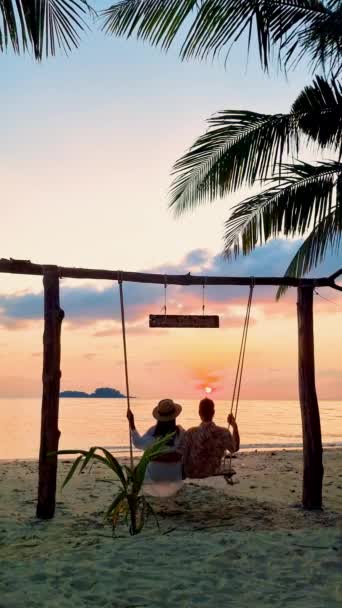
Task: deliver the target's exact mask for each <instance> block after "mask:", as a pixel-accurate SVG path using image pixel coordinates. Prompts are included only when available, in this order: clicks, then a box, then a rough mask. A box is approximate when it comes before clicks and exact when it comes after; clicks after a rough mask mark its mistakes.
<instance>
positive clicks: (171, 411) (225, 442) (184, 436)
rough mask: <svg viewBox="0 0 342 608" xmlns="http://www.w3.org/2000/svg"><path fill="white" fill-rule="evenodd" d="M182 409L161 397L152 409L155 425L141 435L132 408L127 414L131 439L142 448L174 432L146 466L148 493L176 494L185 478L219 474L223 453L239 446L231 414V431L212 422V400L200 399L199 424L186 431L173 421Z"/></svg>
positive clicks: (235, 425) (229, 421)
mask: <svg viewBox="0 0 342 608" xmlns="http://www.w3.org/2000/svg"><path fill="white" fill-rule="evenodd" d="M181 411H182V406H181V405H179V404H178V403H174V401H172V399H162V400H161V401H159V403H158V405H157V406H156V407H155V408H154V410H153V412H152V414H153V416H154V418H155V419H156V420H157V424H155V425H154V426H152V427H151V428H150V429H149V430H148V431H147V432H146V433H145V434H144V435H142V436H141V435H140V434H139V433H138V431H137V429H136V427H135V422H134V415H133V413H132V412H131V411H128V413H127V417H128V420H129V424H130V429H131V434H132V441H133V444H134V446H135V447H136V448H137V449H140V450H144V449H146V448H148V447H149V446H150V445H151V444H152V443H153V442H154V441H156V440H157V439H160V438H162V437H165V436H166V435H168V434H170V433H174V435H173V437H171V439H170V442H169V444H168V447H167V450H166V451H165V452H164V453H163V454H161V455H160V456H158V457H157V458H156V459H155V460H153V462H151V463H150V464H149V466H148V469H147V472H146V476H145V490H147V492H148V493H149V494H151V495H154V496H170V495H172V494H175V493H176V492H177V491H178V490H179V489H180V488H181V487H182V485H183V481H184V479H185V478H186V477H187V478H192V479H198V478H204V477H210V476H212V475H217V474H219V473H220V469H221V462H222V458H223V456H224V454H225V452H226V451H227V450H228V451H229V452H230V453H234V452H237V451H238V449H239V447H240V437H239V431H238V427H237V424H236V421H235V418H234V416H233V415H232V414H230V415H229V416H228V419H227V422H228V424H230V425H231V426H232V429H233V433H230V431H229V430H228V429H227V428H223V427H220V426H217V425H216V424H215V423H214V422H213V418H214V414H215V405H214V402H213V401H212V400H211V399H208V398H205V399H202V401H200V404H199V416H200V419H201V424H200V425H199V426H196V427H192V428H190V429H188V430H187V431H185V430H184V429H183V428H182V427H181V426H179V425H177V424H176V418H177V416H179V414H180V413H181Z"/></svg>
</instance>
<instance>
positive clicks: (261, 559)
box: [0, 450, 342, 608]
mask: <svg viewBox="0 0 342 608" xmlns="http://www.w3.org/2000/svg"><path fill="white" fill-rule="evenodd" d="M341 464H342V451H337V450H336V451H329V452H326V453H325V483H324V502H325V510H324V511H323V512H319V513H316V512H315V513H308V512H304V511H302V510H301V509H300V508H298V506H297V507H296V506H295V505H296V504H298V502H299V501H300V496H301V474H302V465H301V455H300V454H299V453H296V452H279V453H275V454H274V455H272V454H271V453H258V454H255V453H252V454H240V455H239V456H238V458H237V459H236V460H234V468H235V469H236V470H237V471H238V477H239V480H240V483H238V484H236V485H234V486H227V485H226V484H225V482H224V481H223V480H222V479H215V480H210V482H208V481H207V480H206V481H202V482H200V483H199V484H197V482H196V485H194V484H192V483H190V484H186V486H185V488H184V490H183V491H182V492H181V493H180V494H179V495H178V496H177V497H175V498H174V499H173V500H172V501H170V500H169V501H163V502H160V501H159V502H158V501H157V500H154V501H153V505H154V506H155V508H156V509H157V511H158V513H159V520H160V525H161V532H158V530H157V529H156V528H155V527H154V524H153V522H152V521H151V522H150V523H149V525H148V526H147V528H146V530H145V531H144V532H143V533H142V534H141V535H140V536H137V537H134V538H131V537H129V536H128V535H127V532H126V530H125V528H124V526H121V527H120V528H119V530H118V535H117V538H115V539H113V538H112V536H111V529H110V527H109V526H108V524H106V523H105V522H104V520H103V516H102V512H103V510H104V509H105V508H106V506H108V504H109V502H110V498H111V488H110V486H109V484H106V483H102V482H101V481H100V480H101V478H104V477H106V478H107V477H108V476H107V474H105V475H103V474H102V470H101V469H100V467H96V468H95V467H94V468H93V469H92V471H91V473H90V474H88V473H84V474H82V475H80V476H77V477H76V478H75V480H74V481H71V482H70V485H69V486H67V487H66V488H65V490H64V491H63V493H61V491H60V490H59V492H58V499H57V500H58V502H57V510H56V517H55V519H54V520H51V521H48V522H42V521H38V520H36V519H35V517H34V512H35V496H36V484H37V465H36V463H35V462H20V461H15V462H11V463H5V462H2V463H1V465H0V487H1V501H0V557H1V560H0V561H1V569H0V608H24V607H25V608H31V607H32V608H35V607H37V608H38V607H39V608H41V607H44V608H45V607H46V608H57V607H58V608H81V607H82V608H87V607H88V606H89V607H91V606H92V607H104V608H134V607H135V608H138V607H141V608H142V607H148V608H157V607H158V608H161V607H162V606H166V607H171V606H172V607H176V608H177V607H178V606H179V607H181V608H183V607H184V608H192V607H195V606H203V607H204V606H206V607H208V608H211V607H213V608H214V607H216V606H227V607H228V606H229V607H233V608H234V607H239V608H252V607H253V608H268V607H271V606H272V608H280V607H286V608H287V607H290V608H291V607H293V608H302V607H303V608H304V606H305V607H306V606H310V608H323V607H324V608H335V607H336V608H337V607H339V608H340V607H341V605H342V530H341V513H342V467H341ZM69 467H70V464H68V463H64V462H62V463H61V464H60V479H63V478H64V476H65V472H66V471H67V470H68V468H69ZM208 484H210V485H211V486H213V487H208ZM196 486H197V487H196ZM198 486H200V487H198Z"/></svg>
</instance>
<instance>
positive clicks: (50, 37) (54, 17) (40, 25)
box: [0, 0, 92, 61]
mask: <svg viewBox="0 0 342 608" xmlns="http://www.w3.org/2000/svg"><path fill="white" fill-rule="evenodd" d="M90 10H92V9H91V8H90V6H89V5H88V3H87V2H86V0H15V1H14V0H0V12H1V16H2V23H0V50H1V52H4V51H5V50H6V49H7V48H8V47H11V48H12V49H13V50H14V52H15V53H17V54H21V53H25V52H32V53H33V56H34V58H35V59H36V60H38V61H40V60H41V59H42V58H43V56H44V55H46V56H48V55H55V53H56V48H57V47H59V48H61V49H62V50H63V51H65V52H69V51H70V50H71V49H72V48H74V47H78V45H79V42H80V36H81V33H82V32H83V31H84V30H85V29H86V27H87V25H86V21H85V17H86V13H87V12H88V11H90Z"/></svg>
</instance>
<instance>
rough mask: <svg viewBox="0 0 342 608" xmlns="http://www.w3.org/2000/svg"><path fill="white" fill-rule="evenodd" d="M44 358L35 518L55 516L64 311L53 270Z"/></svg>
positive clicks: (47, 285) (48, 273)
mask: <svg viewBox="0 0 342 608" xmlns="http://www.w3.org/2000/svg"><path fill="white" fill-rule="evenodd" d="M43 284H44V339H43V342H44V358H43V398H42V414H41V416H42V417H41V435H40V452H39V483H38V503H37V517H40V518H41V519H50V518H51V517H53V516H54V512H55V501H56V481H57V455H56V454H55V455H53V456H48V453H49V452H55V451H57V450H58V442H59V436H60V431H59V430H58V406H59V391H60V377H61V371H60V362H61V324H62V320H63V317H64V312H63V311H62V310H61V308H60V306H59V273H58V270H57V268H56V267H47V268H46V270H45V271H44V278H43Z"/></svg>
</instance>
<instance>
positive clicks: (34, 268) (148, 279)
mask: <svg viewBox="0 0 342 608" xmlns="http://www.w3.org/2000/svg"><path fill="white" fill-rule="evenodd" d="M46 270H56V271H57V272H58V276H59V277H60V278H61V279H62V278H71V279H101V280H103V279H104V280H109V281H117V280H118V279H121V280H122V281H127V282H132V283H150V284H155V285H156V284H158V285H165V283H167V285H203V281H205V285H206V286H209V285H246V286H249V285H250V284H251V280H252V277H248V276H247V277H246V276H244V277H234V276H233V277H230V276H218V277H217V276H205V277H204V276H192V275H191V274H190V272H189V273H188V274H185V275H181V274H176V275H170V274H168V275H164V274H153V273H147V272H123V271H120V270H99V269H91V268H70V267H64V266H56V265H46V264H33V263H32V262H30V261H29V260H15V259H12V258H11V259H9V260H7V259H4V258H3V259H0V273H10V274H29V275H40V276H42V275H43V274H44V273H45V272H46ZM341 275H342V268H341V269H340V270H338V271H336V272H335V273H334V274H332V275H330V276H328V277H317V278H310V279H307V278H305V279H297V278H294V277H284V276H283V277H253V282H254V285H275V286H277V285H288V286H289V287H305V286H306V285H310V286H313V287H331V288H333V289H338V290H339V291H342V287H341V286H340V285H338V284H336V283H335V280H336V279H337V278H338V277H339V276H341Z"/></svg>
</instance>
